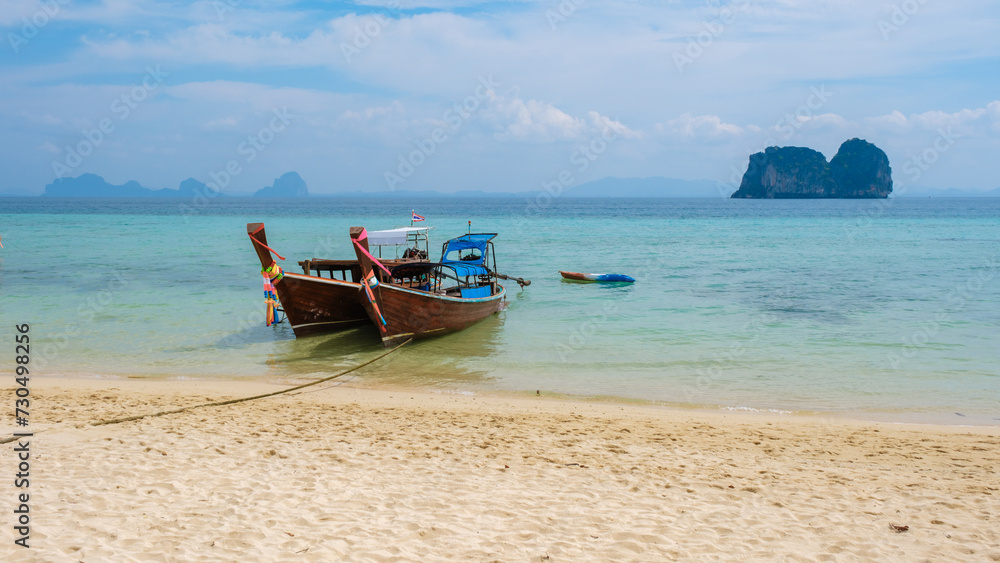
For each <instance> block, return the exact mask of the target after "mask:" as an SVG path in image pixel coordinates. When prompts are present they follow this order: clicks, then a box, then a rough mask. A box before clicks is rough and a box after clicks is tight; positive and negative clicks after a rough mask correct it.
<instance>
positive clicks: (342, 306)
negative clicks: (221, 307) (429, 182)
mask: <svg viewBox="0 0 1000 563" xmlns="http://www.w3.org/2000/svg"><path fill="white" fill-rule="evenodd" d="M430 228H431V227H419V228H403V229H394V230H392V231H377V232H378V233H381V234H383V235H385V237H384V239H385V245H386V246H388V245H399V241H398V240H397V239H399V237H402V238H401V240H402V244H404V245H405V244H408V243H410V242H414V241H415V240H417V239H419V238H420V237H419V236H415V235H418V234H419V233H421V232H422V233H423V239H422V240H423V241H424V242H425V245H426V238H427V237H426V233H427V230H429V229H430ZM247 234H248V235H249V236H250V240H251V241H252V243H253V247H254V250H255V251H256V252H257V257H258V258H259V259H260V265H261V268H262V271H264V272H265V273H268V274H269V278H270V281H271V283H272V284H273V287H274V291H275V293H276V294H277V298H278V301H279V302H280V303H281V307H282V309H283V310H284V313H285V316H286V317H287V319H288V322H289V324H290V325H291V327H292V331H294V332H295V336H296V337H297V338H298V337H302V336H308V335H311V334H318V333H324V332H335V331H339V330H345V329H348V328H351V327H355V326H363V325H367V324H368V323H369V322H370V320H369V318H368V314H367V312H366V311H365V308H364V307H363V306H362V305H361V303H360V301H359V300H358V295H359V294H361V293H363V290H362V286H361V283H359V282H360V281H361V280H362V279H363V278H362V276H361V265H360V264H359V263H358V260H357V259H354V260H319V259H316V258H313V259H311V260H303V261H301V262H299V266H301V267H302V272H303V273H301V274H297V273H293V272H286V271H283V270H282V269H281V267H280V266H278V264H277V263H276V262H275V260H274V258H273V257H272V253H274V255H275V256H278V258H280V259H282V260H284V258H283V257H281V256H280V255H278V253H277V252H274V251H273V250H272V249H271V248H270V247H268V246H267V234H266V232H265V231H264V224H263V223H247ZM409 252H410V251H409V250H408V251H407V254H409ZM421 254H423V257H412V258H411V257H409V256H407V258H404V259H395V258H393V259H390V260H386V261H385V263H387V264H393V265H398V264H403V263H413V262H419V261H423V260H426V250H424V251H421ZM268 270H270V271H269V272H268ZM324 274H326V275H327V276H329V277H323V275H324ZM338 276H339V278H340V279H338Z"/></svg>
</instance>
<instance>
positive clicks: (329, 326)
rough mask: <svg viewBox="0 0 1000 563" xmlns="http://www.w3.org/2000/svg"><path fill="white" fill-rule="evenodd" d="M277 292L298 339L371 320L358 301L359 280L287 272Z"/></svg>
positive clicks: (343, 328) (277, 285)
mask: <svg viewBox="0 0 1000 563" xmlns="http://www.w3.org/2000/svg"><path fill="white" fill-rule="evenodd" d="M274 291H275V292H276V293H277V294H278V301H280V302H281V308H282V309H283V310H284V312H285V316H286V317H287V318H288V322H289V324H290V325H291V327H292V331H294V332H295V336H296V338H298V337H302V336H310V335H313V334H320V333H325V332H337V331H340V330H345V329H348V328H352V327H356V326H362V325H367V324H369V323H370V322H371V321H370V320H369V318H368V314H367V313H366V312H365V309H364V307H362V306H361V304H360V303H359V302H358V294H359V293H360V292H361V291H362V289H361V284H359V283H353V282H348V281H341V280H331V279H326V278H318V277H315V276H306V275H302V274H291V273H287V272H286V273H285V275H284V277H283V278H281V279H280V280H278V282H277V283H275V284H274Z"/></svg>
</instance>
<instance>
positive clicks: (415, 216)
mask: <svg viewBox="0 0 1000 563" xmlns="http://www.w3.org/2000/svg"><path fill="white" fill-rule="evenodd" d="M410 213H412V214H413V219H412V221H413V222H414V223H416V222H417V221H423V220H424V217H423V216H422V215H417V214H416V213H414V212H412V211H411V212H410Z"/></svg>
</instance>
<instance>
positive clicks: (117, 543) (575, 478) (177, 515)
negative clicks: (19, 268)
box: [0, 377, 1000, 561]
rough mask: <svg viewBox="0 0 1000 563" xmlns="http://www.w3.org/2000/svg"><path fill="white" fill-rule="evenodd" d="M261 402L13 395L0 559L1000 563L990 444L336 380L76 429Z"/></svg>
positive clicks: (45, 386)
mask: <svg viewBox="0 0 1000 563" xmlns="http://www.w3.org/2000/svg"><path fill="white" fill-rule="evenodd" d="M277 388H278V386H277V385H272V384H265V383H259V382H255V383H240V384H239V385H233V383H232V382H230V381H192V380H170V381H149V380H138V379H123V380H110V379H104V380H98V379H62V378H51V377H46V378H35V379H32V386H31V397H32V408H33V411H32V419H31V420H32V428H31V430H33V431H36V432H37V434H36V435H35V436H34V437H32V438H31V448H32V450H31V451H32V458H31V460H32V461H31V472H32V485H31V488H32V491H31V492H32V495H31V499H32V500H31V502H32V505H31V518H32V536H31V537H32V540H31V541H32V546H33V547H32V548H31V549H30V550H24V549H22V548H20V547H16V546H14V547H16V549H14V548H12V547H11V546H12V543H11V542H10V541H8V542H6V543H5V544H4V547H0V558H2V559H4V560H10V561H28V560H66V559H68V558H76V559H73V560H92V559H93V560H98V559H104V560H109V559H110V560H123V559H130V558H135V559H140V560H148V559H163V560H185V561H213V560H220V559H225V560H232V559H240V558H241V557H242V556H245V555H246V554H248V553H254V554H257V556H258V557H260V558H261V559H262V560H283V559H290V558H292V557H295V558H297V559H302V560H306V561H328V560H341V559H344V558H352V559H371V560H393V559H408V560H415V559H423V560H426V559H435V560H453V559H456V560H457V559H462V560H468V559H474V560H483V559H499V560H526V559H541V560H545V559H546V558H548V559H563V560H627V559H643V560H676V559H688V558H702V559H704V558H716V559H729V560H732V559H735V558H738V559H747V560H764V559H769V560H773V559H781V558H794V559H797V560H809V561H812V560H825V559H828V558H831V557H834V558H835V557H849V558H861V559H873V560H892V559H895V560H899V559H906V560H916V559H925V558H926V559H929V560H955V561H957V560H963V559H967V558H970V557H971V558H977V559H986V560H1000V548H998V547H997V546H998V545H1000V526H997V525H996V523H997V520H998V519H1000V486H998V485H996V483H995V479H994V478H993V475H994V474H993V471H994V468H995V467H996V466H998V465H1000V431H998V429H996V428H991V427H953V426H932V425H899V424H885V423H870V422H861V421H850V420H838V419H830V418H815V417H807V416H787V415H769V414H747V413H707V412H695V411H682V410H672V409H664V408H659V407H642V406H635V405H626V404H611V403H589V402H583V401H565V400H560V399H553V398H549V397H544V396H542V397H527V398H524V397H521V398H513V397H496V396H478V395H461V394H437V393H432V392H431V393H427V392H419V391H416V390H385V389H382V390H380V389H366V388H359V387H351V386H346V385H335V386H324V385H317V386H316V387H312V388H307V389H303V390H301V391H299V392H295V393H294V394H292V393H290V394H285V395H278V396H274V397H269V398H265V399H261V400H255V401H250V402H244V403H238V404H233V405H227V406H223V407H212V408H203V409H195V410H190V411H186V412H183V413H179V414H172V415H168V416H161V417H156V418H145V419H141V420H135V421H130V422H125V423H122V424H115V425H109V426H91V425H90V424H89V423H91V422H94V421H97V420H106V419H112V418H118V417H123V416H133V415H136V414H143V413H147V412H156V411H163V410H168V409H173V408H178V407H184V406H186V405H195V404H200V403H205V402H210V401H218V400H224V399H228V398H236V397H243V396H248V395H253V394H256V393H260V392H269V391H274V390H276V389H277ZM3 429H4V431H6V432H7V434H8V435H10V432H12V431H17V430H15V427H14V426H13V424H12V423H7V424H5V425H4V427H3ZM3 451H4V452H5V453H4V457H5V459H8V458H10V457H11V456H12V450H11V448H10V446H7V448H5V449H4V450H3ZM11 490H13V489H11ZM891 525H895V526H899V527H903V526H905V527H906V531H905V532H898V531H896V530H895V529H893V528H891V527H890V526H891ZM8 534H11V532H8Z"/></svg>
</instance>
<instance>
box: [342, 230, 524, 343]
mask: <svg viewBox="0 0 1000 563" xmlns="http://www.w3.org/2000/svg"><path fill="white" fill-rule="evenodd" d="M351 240H352V241H354V247H355V253H356V254H357V257H358V263H359V264H361V275H362V280H371V281H370V283H369V284H368V285H367V286H362V290H361V292H359V293H358V302H359V303H360V304H361V306H362V307H364V309H365V311H366V312H367V313H368V317H369V318H370V319H371V321H372V323H374V324H375V326H376V327H377V328H378V329H379V330H380V332H381V335H382V345H383V346H386V347H389V346H395V345H397V344H402V343H403V342H405V341H406V340H408V339H411V338H413V339H418V338H427V337H431V336H440V335H443V334H448V333H449V332H456V331H459V330H462V329H464V328H467V327H469V326H471V325H473V324H475V323H477V322H479V321H481V320H483V319H485V318H486V317H488V316H490V315H492V314H493V313H496V312H499V311H501V310H502V309H503V308H504V306H505V305H506V302H505V301H504V299H505V298H506V296H507V291H506V290H505V289H504V288H503V286H501V285H499V284H497V285H495V286H490V287H491V289H490V291H492V292H493V294H492V295H487V296H483V297H458V296H456V297H452V296H450V295H443V294H440V293H431V292H429V291H421V290H419V289H414V288H411V287H404V286H402V285H395V284H389V283H376V280H377V279H378V277H379V276H377V275H376V273H375V271H374V266H375V265H377V264H378V263H377V262H373V260H374V259H373V258H372V256H371V254H370V253H369V252H368V235H367V233H366V231H365V229H364V228H362V227H351ZM381 267H382V265H379V268H381ZM387 279H388V278H387ZM364 283H365V282H364V281H362V284H364ZM493 287H495V289H492V288H493Z"/></svg>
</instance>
